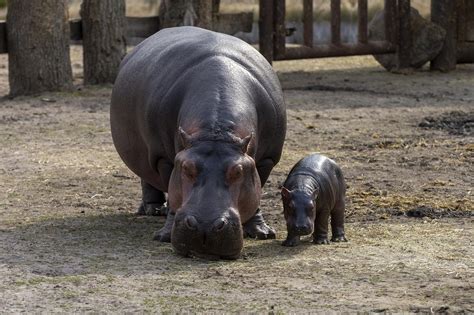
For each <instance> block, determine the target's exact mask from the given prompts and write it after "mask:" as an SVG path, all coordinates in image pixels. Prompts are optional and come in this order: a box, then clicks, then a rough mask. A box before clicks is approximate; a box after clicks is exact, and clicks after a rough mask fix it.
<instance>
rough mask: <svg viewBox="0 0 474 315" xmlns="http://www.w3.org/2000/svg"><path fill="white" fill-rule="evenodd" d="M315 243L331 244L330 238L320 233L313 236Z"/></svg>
mask: <svg viewBox="0 0 474 315" xmlns="http://www.w3.org/2000/svg"><path fill="white" fill-rule="evenodd" d="M313 243H314V244H317V245H322V244H324V245H326V244H329V240H328V237H327V236H323V235H319V236H313Z"/></svg>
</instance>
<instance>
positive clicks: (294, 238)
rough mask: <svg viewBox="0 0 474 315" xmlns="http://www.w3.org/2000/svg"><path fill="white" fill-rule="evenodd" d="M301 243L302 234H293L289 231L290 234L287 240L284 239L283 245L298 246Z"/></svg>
mask: <svg viewBox="0 0 474 315" xmlns="http://www.w3.org/2000/svg"><path fill="white" fill-rule="evenodd" d="M299 243H300V236H299V235H296V234H292V233H291V232H288V235H287V236H286V240H284V241H283V243H282V244H281V245H283V246H288V247H293V246H297V245H298V244H299Z"/></svg>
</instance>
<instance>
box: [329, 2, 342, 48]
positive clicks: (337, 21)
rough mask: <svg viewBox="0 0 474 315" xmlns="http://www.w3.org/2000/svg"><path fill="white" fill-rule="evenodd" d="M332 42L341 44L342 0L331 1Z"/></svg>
mask: <svg viewBox="0 0 474 315" xmlns="http://www.w3.org/2000/svg"><path fill="white" fill-rule="evenodd" d="M331 42H332V44H334V45H339V44H340V43H341V0H331Z"/></svg>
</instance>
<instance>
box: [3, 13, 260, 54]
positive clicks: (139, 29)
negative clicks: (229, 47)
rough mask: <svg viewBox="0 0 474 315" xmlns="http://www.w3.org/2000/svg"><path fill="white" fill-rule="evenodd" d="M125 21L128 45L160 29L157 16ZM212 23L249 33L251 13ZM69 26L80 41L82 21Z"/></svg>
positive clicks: (223, 17) (217, 27) (225, 16)
mask: <svg viewBox="0 0 474 315" xmlns="http://www.w3.org/2000/svg"><path fill="white" fill-rule="evenodd" d="M126 20H127V23H126V36H127V38H126V40H127V44H129V45H136V44H138V43H139V42H141V41H142V40H144V39H145V38H147V37H149V36H151V35H153V34H155V33H156V32H158V31H159V30H160V28H161V27H160V18H159V17H158V16H150V17H130V16H127V18H126ZM213 23H214V30H216V31H218V32H221V33H226V34H231V35H233V34H235V33H237V32H239V31H243V32H251V31H252V24H253V12H242V13H228V14H226V13H222V14H217V17H216V21H214V22H213ZM69 26H70V38H71V40H72V41H80V40H82V21H81V20H80V19H76V20H70V21H69ZM7 46H8V45H7V24H6V22H0V53H8V47H7Z"/></svg>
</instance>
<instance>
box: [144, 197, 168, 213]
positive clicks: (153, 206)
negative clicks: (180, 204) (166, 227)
mask: <svg viewBox="0 0 474 315" xmlns="http://www.w3.org/2000/svg"><path fill="white" fill-rule="evenodd" d="M167 214H168V207H166V206H165V205H164V204H162V203H148V202H144V201H142V203H141V205H140V207H138V211H137V215H150V216H166V215H167Z"/></svg>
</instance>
